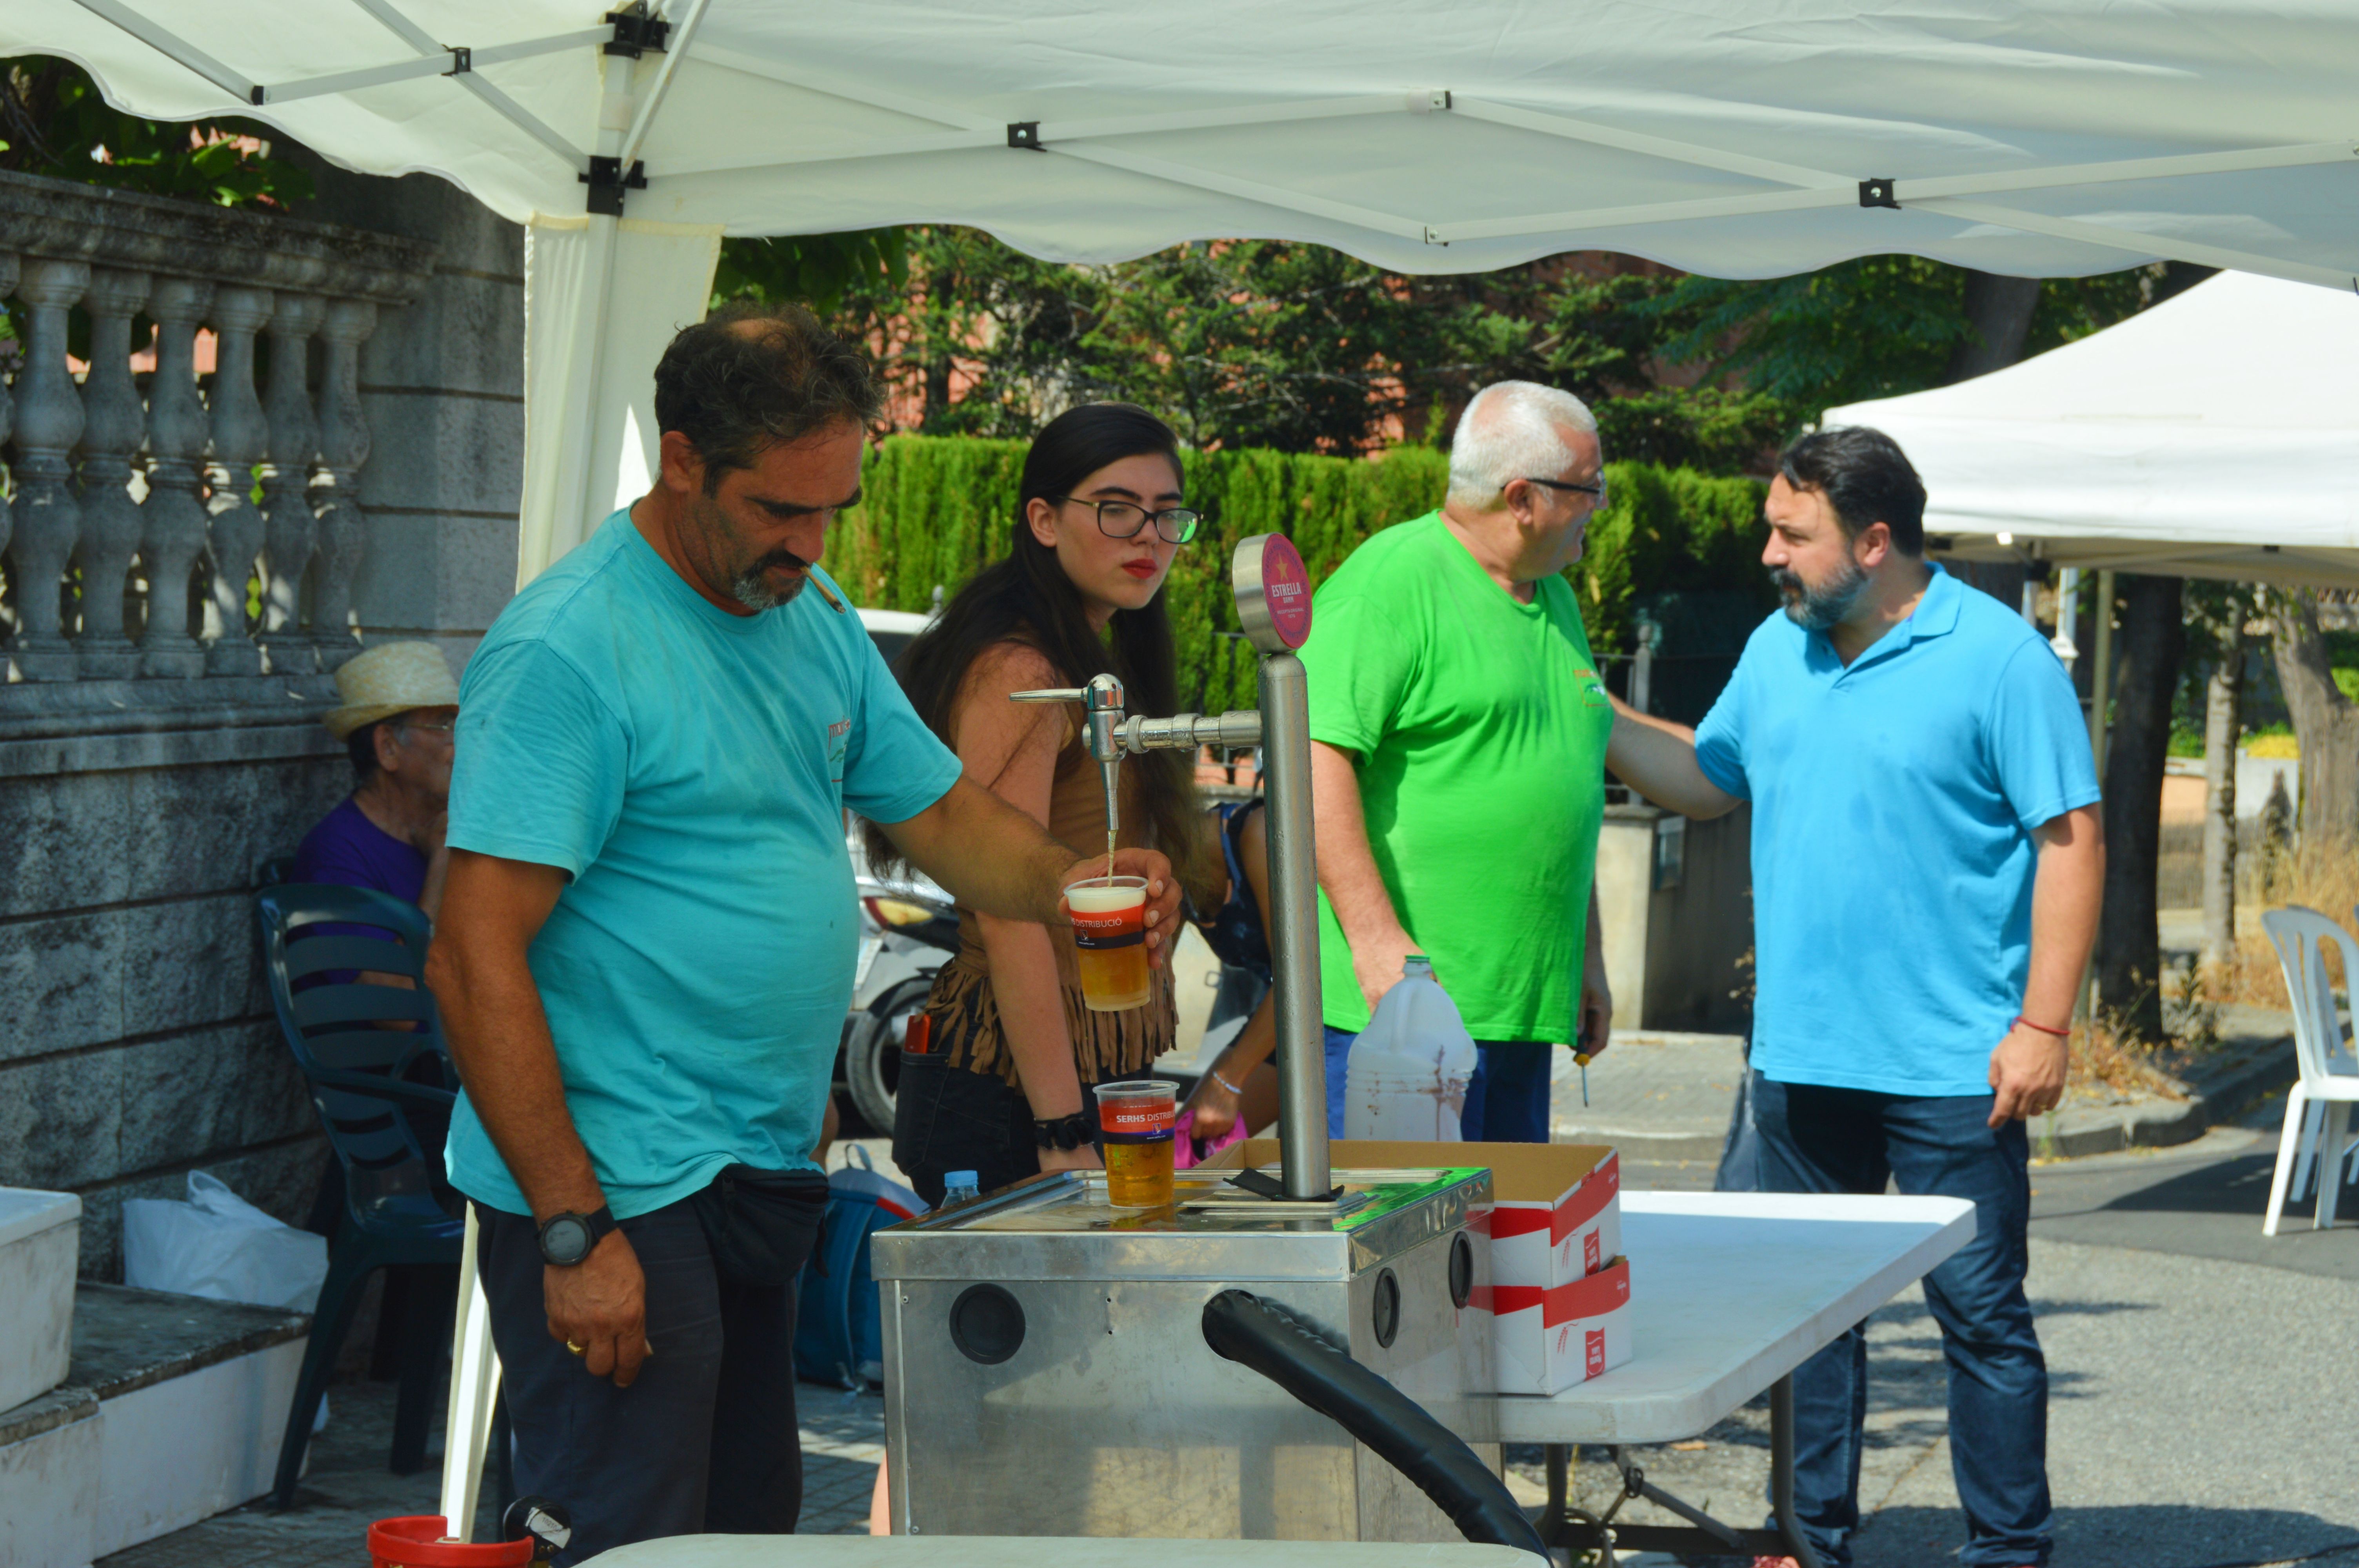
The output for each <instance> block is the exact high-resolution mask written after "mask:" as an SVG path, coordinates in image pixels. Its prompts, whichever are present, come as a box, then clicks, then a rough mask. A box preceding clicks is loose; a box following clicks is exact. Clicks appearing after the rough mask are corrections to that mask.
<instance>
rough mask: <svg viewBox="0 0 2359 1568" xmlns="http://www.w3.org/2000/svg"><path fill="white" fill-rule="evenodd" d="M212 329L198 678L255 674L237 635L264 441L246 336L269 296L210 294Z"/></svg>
mask: <svg viewBox="0 0 2359 1568" xmlns="http://www.w3.org/2000/svg"><path fill="white" fill-rule="evenodd" d="M212 318H213V328H214V330H215V332H216V333H217V334H218V341H219V348H218V350H217V351H216V353H215V355H214V360H213V395H212V433H213V453H212V462H211V463H210V464H209V465H207V467H206V470H205V474H206V478H207V480H208V481H210V482H211V484H212V492H213V494H212V524H211V526H210V527H209V528H208V529H207V540H206V554H207V556H208V557H209V558H210V559H211V561H212V573H213V583H212V589H213V597H212V605H211V606H210V607H209V608H208V609H207V611H206V612H205V630H206V632H207V633H209V634H210V635H211V638H212V646H211V647H209V648H207V649H206V650H205V673H206V674H207V675H215V676H251V675H260V674H261V673H262V650H261V649H259V648H257V647H255V645H254V639H253V638H252V637H251V636H249V635H248V634H247V633H246V629H245V579H247V577H248V576H250V575H251V574H252V572H253V570H254V558H255V557H256V556H258V555H260V554H261V553H262V514H261V513H259V512H256V511H255V509H254V503H253V501H252V500H251V499H250V493H251V492H252V491H253V489H254V465H255V461H256V460H258V459H259V458H260V457H261V456H262V452H263V449H264V448H265V447H266V445H267V444H268V443H269V439H270V431H269V427H267V426H266V425H265V424H264V423H263V421H262V400H261V399H260V398H258V397H256V396H255V395H254V334H255V331H256V330H258V329H259V328H260V327H261V325H262V324H263V323H264V322H265V321H267V320H269V319H270V290H268V289H266V288H245V287H236V288H216V289H215V290H214V291H213V308H212Z"/></svg>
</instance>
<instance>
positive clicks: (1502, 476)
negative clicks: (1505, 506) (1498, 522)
mask: <svg viewBox="0 0 2359 1568" xmlns="http://www.w3.org/2000/svg"><path fill="white" fill-rule="evenodd" d="M1567 428H1571V429H1574V430H1579V431H1581V432H1582V433H1583V434H1585V435H1590V436H1594V435H1596V434H1597V416H1595V415H1593V414H1592V413H1591V412H1590V411H1589V405H1587V404H1585V403H1583V402H1582V400H1581V399H1580V398H1578V397H1575V396H1574V395H1572V394H1571V393H1570V392H1560V391H1559V390H1557V389H1556V388H1555V387H1553V386H1542V385H1541V384H1539V383H1538V382H1536V381H1495V382H1493V383H1492V384H1490V385H1488V386H1486V387H1484V389H1483V390H1482V391H1480V392H1478V393H1476V394H1475V395H1474V399H1473V402H1471V403H1469V404H1467V406H1466V412H1465V413H1463V414H1462V415H1460V416H1458V432H1457V434H1456V435H1454V436H1452V437H1451V440H1450V499H1451V503H1452V504H1454V505H1458V506H1462V507H1466V508H1469V509H1471V510H1473V511H1477V512H1485V511H1488V510H1490V509H1491V508H1492V507H1494V506H1496V505H1497V504H1498V503H1499V492H1501V491H1502V490H1505V489H1506V487H1507V485H1508V483H1509V482H1510V481H1515V480H1519V479H1533V478H1538V479H1553V478H1555V477H1556V476H1557V475H1558V474H1559V473H1561V472H1562V471H1563V470H1564V469H1565V468H1566V466H1567V465H1569V464H1570V463H1571V461H1572V449H1571V448H1570V447H1568V446H1567V445H1566V444H1565V439H1564V435H1563V432H1564V431H1565V430H1566V429H1567Z"/></svg>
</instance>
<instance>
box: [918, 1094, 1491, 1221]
mask: <svg viewBox="0 0 2359 1568" xmlns="http://www.w3.org/2000/svg"><path fill="white" fill-rule="evenodd" d="M1462 1098H1463V1097H1462ZM979 1180H980V1178H979V1177H977V1176H976V1175H975V1173H973V1171H944V1172H943V1173H942V1206H943V1207H944V1208H948V1207H949V1206H951V1205H952V1204H954V1203H965V1202H968V1201H969V1200H971V1199H973V1198H979V1197H981V1196H982V1195H983V1191H982V1189H981V1187H979V1186H978V1185H977V1183H978V1181H979Z"/></svg>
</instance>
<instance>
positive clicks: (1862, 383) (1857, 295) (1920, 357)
mask: <svg viewBox="0 0 2359 1568" xmlns="http://www.w3.org/2000/svg"><path fill="white" fill-rule="evenodd" d="M2170 281H2173V280H2172V278H2171V275H2170V274H2169V270H2168V269H2167V268H2165V267H2163V266H2161V265H2155V266H2150V267H2136V268H2132V269H2131V270H2129V271H2127V272H2117V273H2108V274H2105V275H2103V276H2097V277H2078V278H2049V279H2047V280H2046V281H2045V282H2044V283H2042V284H2041V286H2040V295H2039V304H2038V308H2037V309H2036V310H2035V312H2034V313H2033V315H2032V319H2031V329H2030V331H2029V333H2028V334H2027V337H2026V339H2025V341H2024V352H2025V354H2026V355H2030V354H2036V353H2039V352H2042V351H2046V350H2048V349H2052V348H2055V347H2057V346H2058V345H2059V344H2061V343H2065V342H2069V341H2072V340H2073V339H2076V338H2082V337H2085V336H2087V335H2088V334H2089V333H2091V332H2093V331H2096V330H2098V329H2100V328H2103V327H2109V326H2111V325H2113V324H2114V322H2116V321H2119V320H2121V319H2124V318H2125V317H2128V316H2132V315H2135V314H2136V312H2137V311H2139V310H2141V309H2143V308H2145V307H2146V305H2147V303H2148V302H2149V301H2150V300H2152V299H2154V298H2156V297H2159V296H2160V294H2164V293H2168V292H2169V287H2167V285H2168V284H2169V282H2170ZM2158 286H2165V287H2158ZM1965 287H1966V273H1965V270H1964V269H1963V268H1962V267H1955V266H1951V265H1948V264H1947V263H1944V262H1937V261H1928V260H1926V259H1924V258H1923V257H1921V256H1905V255H1883V256H1862V257H1860V258H1859V259H1857V260H1855V261H1848V262H1843V263H1840V264H1838V265H1834V266H1831V267H1824V268H1821V270H1819V271H1817V272H1810V273H1800V274H1798V275H1796V276H1792V277H1778V278H1769V279H1767V280H1765V281H1760V282H1735V281H1731V280H1729V279H1725V278H1713V277H1696V276H1689V277H1682V278H1680V279H1678V280H1677V281H1676V282H1673V283H1671V284H1669V285H1668V286H1667V287H1662V288H1661V289H1659V290H1658V291H1657V292H1656V293H1654V294H1653V296H1652V297H1650V298H1648V299H1647V300H1646V301H1645V302H1644V303H1643V304H1641V305H1640V306H1639V307H1638V311H1639V313H1640V314H1642V315H1644V316H1646V317H1647V318H1649V319H1652V320H1653V321H1654V322H1655V323H1656V324H1657V326H1658V328H1659V330H1660V332H1661V336H1660V338H1659V340H1658V350H1657V351H1658V353H1660V354H1661V355H1662V356H1663V358H1665V359H1666V360H1668V361H1669V362H1675V363H1694V364H1702V365H1704V366H1706V367H1707V368H1708V370H1709V371H1710V373H1712V375H1714V376H1732V377H1734V378H1735V379H1736V380H1738V381H1739V382H1741V383H1742V384H1744V385H1745V386H1746V387H1748V388H1750V389H1752V391H1753V392H1754V393H1755V394H1756V395H1762V396H1765V397H1767V398H1770V399H1774V400H1775V401H1776V402H1777V403H1778V404H1780V405H1782V406H1784V407H1785V408H1786V409H1787V410H1788V412H1789V414H1790V416H1791V417H1792V418H1793V419H1794V420H1795V421H1796V423H1797V425H1798V426H1799V425H1800V424H1806V423H1810V422H1813V421H1815V420H1816V419H1817V418H1818V417H1819V416H1820V415H1821V414H1822V413H1823V412H1824V411H1825V410H1827V409H1828V408H1831V407H1834V406H1838V405H1841V404H1845V403H1854V402H1858V401H1860V400H1862V399H1864V398H1871V397H1894V396H1898V395H1902V394H1905V393H1910V392H1919V391H1922V390H1923V389H1925V388H1926V387H1929V386H1934V385H1938V384H1940V381H1941V379H1942V373H1943V371H1944V369H1945V367H1946V366H1947V365H1948V363H1949V362H1950V357H1951V354H1952V353H1953V352H1954V351H1956V350H1957V348H1958V347H1959V345H1960V344H1961V343H1962V342H1966V341H1971V340H1972V338H1973V333H1974V328H1973V324H1972V322H1971V321H1969V320H1968V319H1967V316H1966V312H1965V310H1964V308H1963V303H1964V295H1965Z"/></svg>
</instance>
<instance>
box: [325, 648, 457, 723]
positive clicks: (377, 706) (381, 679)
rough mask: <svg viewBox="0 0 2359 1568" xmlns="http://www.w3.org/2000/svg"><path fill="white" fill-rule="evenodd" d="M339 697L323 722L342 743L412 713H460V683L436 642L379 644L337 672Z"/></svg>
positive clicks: (354, 655)
mask: <svg viewBox="0 0 2359 1568" xmlns="http://www.w3.org/2000/svg"><path fill="white" fill-rule="evenodd" d="M336 695H337V696H339V697H342V698H343V699H344V700H343V702H342V705H340V706H338V707H335V708H330V709H329V710H328V717H327V719H325V720H324V721H323V722H325V723H326V725H327V726H328V733H329V734H331V735H333V736H334V737H335V738H336V739H337V740H339V741H342V740H344V739H346V738H348V737H349V736H350V735H351V734H352V732H353V730H357V729H359V728H360V727H361V726H362V725H364V724H374V723H375V722H376V721H377V720H378V719H390V718H392V717H393V716H394V715H395V714H397V713H407V712H408V711H409V710H410V709H411V708H456V707H458V706H459V683H458V682H457V681H454V680H452V679H451V666H450V665H447V664H445V663H443V661H442V650H441V649H440V648H438V647H436V646H435V645H434V644H433V643H378V644H377V645H376V646H375V647H374V648H370V649H366V650H364V652H362V653H359V654H353V656H352V657H351V658H349V659H347V660H345V661H344V662H343V663H342V665H338V666H337V667H336Z"/></svg>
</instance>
